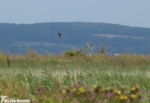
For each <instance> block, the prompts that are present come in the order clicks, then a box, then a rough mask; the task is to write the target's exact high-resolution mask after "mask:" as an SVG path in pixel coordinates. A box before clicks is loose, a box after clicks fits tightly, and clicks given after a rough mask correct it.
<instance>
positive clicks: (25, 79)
mask: <svg viewBox="0 0 150 103" xmlns="http://www.w3.org/2000/svg"><path fill="white" fill-rule="evenodd" d="M33 54H34V53H33ZM33 54H32V53H31V54H28V55H25V56H19V55H11V56H9V59H10V66H9V67H8V65H7V61H6V58H5V57H6V56H5V55H4V54H0V55H2V56H3V58H0V61H1V62H0V84H1V85H0V87H1V89H0V95H8V96H9V97H11V98H29V99H31V100H32V101H34V102H35V103H62V95H61V93H60V91H61V90H63V89H65V88H72V87H74V86H76V85H79V81H80V86H82V87H88V88H93V85H99V86H100V87H105V88H107V87H112V88H113V87H118V88H127V87H128V88H130V87H132V86H134V85H139V86H140V89H141V90H144V94H142V95H143V98H144V99H143V103H149V100H148V96H149V95H148V94H146V93H147V92H148V91H150V82H149V81H150V63H149V62H150V56H136V55H131V54H130V55H129V54H126V55H122V56H118V57H109V56H106V55H95V56H94V57H93V58H90V57H87V56H84V55H83V56H73V57H68V56H65V55H60V56H52V55H47V56H42V55H38V54H37V53H35V54H34V55H33ZM16 86H17V87H16ZM39 86H40V88H41V90H39ZM56 88H57V89H56ZM45 89H46V90H45ZM24 90H25V91H26V92H27V93H24V92H23V91H24ZM44 90H45V91H44ZM43 91H44V92H43ZM44 98H46V99H44ZM71 98H73V97H71ZM72 101H76V100H72ZM69 102H70V101H67V99H66V102H65V103H69ZM82 102H83V101H82ZM73 103H74V102H73ZM75 103H76V102H75ZM78 103H80V102H79V101H78ZM116 103H120V102H119V101H118V102H116Z"/></svg>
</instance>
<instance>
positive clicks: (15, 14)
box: [0, 0, 150, 28]
mask: <svg viewBox="0 0 150 103" xmlns="http://www.w3.org/2000/svg"><path fill="white" fill-rule="evenodd" d="M149 4H150V1H149V0H142V1H141V0H132V1H131V0H126V1H120V0H92V1H91V0H82V1H80V0H76V1H68V0H63V1H61V0H55V1H53V0H43V1H36V0H32V1H31V0H13V1H9V0H3V1H0V15H1V16H0V23H14V24H34V23H48V22H94V23H95V22H96V23H97V22H100V23H109V24H119V25H126V26H134V27H147V28H150V20H149V18H150V11H149V10H150V6H149Z"/></svg>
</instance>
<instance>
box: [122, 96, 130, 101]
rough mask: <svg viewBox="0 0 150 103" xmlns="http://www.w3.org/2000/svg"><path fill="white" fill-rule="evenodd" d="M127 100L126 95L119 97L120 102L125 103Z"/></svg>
mask: <svg viewBox="0 0 150 103" xmlns="http://www.w3.org/2000/svg"><path fill="white" fill-rule="evenodd" d="M127 99H128V97H127V96H126V95H121V96H120V100H121V101H126V100H127Z"/></svg>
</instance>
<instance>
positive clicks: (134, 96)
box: [130, 94, 138, 100]
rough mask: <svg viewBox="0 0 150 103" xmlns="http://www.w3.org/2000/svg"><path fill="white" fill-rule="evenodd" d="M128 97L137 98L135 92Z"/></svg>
mask: <svg viewBox="0 0 150 103" xmlns="http://www.w3.org/2000/svg"><path fill="white" fill-rule="evenodd" d="M130 97H131V99H132V100H133V99H137V98H138V95H136V94H131V95H130Z"/></svg>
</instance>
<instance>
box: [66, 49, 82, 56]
mask: <svg viewBox="0 0 150 103" xmlns="http://www.w3.org/2000/svg"><path fill="white" fill-rule="evenodd" d="M65 55H66V56H81V55H84V53H83V52H82V51H81V50H70V51H68V52H65Z"/></svg>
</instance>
